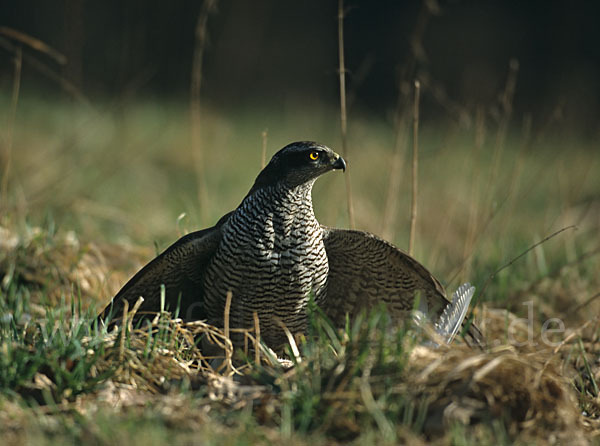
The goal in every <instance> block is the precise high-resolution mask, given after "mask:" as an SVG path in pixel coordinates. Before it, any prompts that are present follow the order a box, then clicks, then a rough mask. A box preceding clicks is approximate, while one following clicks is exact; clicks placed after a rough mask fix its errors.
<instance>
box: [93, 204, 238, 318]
mask: <svg viewBox="0 0 600 446" xmlns="http://www.w3.org/2000/svg"><path fill="white" fill-rule="evenodd" d="M227 217H228V215H226V216H225V217H223V218H222V219H221V220H220V221H219V223H217V225H215V226H214V227H212V228H208V229H204V230H202V231H196V232H192V233H190V234H187V235H185V236H183V237H181V238H180V239H179V240H177V241H176V242H175V243H173V244H172V245H171V246H169V247H168V248H167V249H166V250H165V251H164V252H163V253H162V254H160V255H159V256H158V257H156V258H155V259H154V260H152V261H151V262H150V263H148V264H147V265H146V266H144V267H143V268H142V269H141V270H140V271H138V272H137V273H136V274H135V275H134V276H133V277H132V278H131V279H130V280H129V282H127V283H126V284H125V286H123V288H121V290H120V291H119V292H118V293H117V295H116V296H115V297H114V298H113V299H112V301H111V302H110V304H108V306H107V307H106V308H105V309H104V310H103V311H102V313H101V314H100V315H99V318H100V319H104V318H106V317H107V316H109V315H112V316H113V318H120V317H121V316H122V313H123V305H124V302H125V301H127V302H129V308H130V309H131V308H132V307H133V305H135V303H136V302H137V300H138V299H139V297H140V296H142V297H143V298H144V302H143V303H142V305H141V307H140V308H139V310H138V313H137V315H143V314H144V312H158V311H160V305H161V303H160V299H161V296H160V295H161V285H164V286H165V309H169V310H171V311H175V309H176V308H177V306H178V305H179V309H180V310H179V317H181V318H183V319H185V320H197V319H204V318H206V312H205V310H204V305H203V304H204V302H203V301H204V297H203V294H204V293H203V290H202V277H203V274H204V270H205V269H206V267H207V266H208V264H209V262H210V259H211V258H212V256H213V254H214V253H215V251H216V249H217V247H218V246H219V242H220V241H221V229H220V226H221V225H222V223H223V222H224V221H225V220H226V218H227Z"/></svg>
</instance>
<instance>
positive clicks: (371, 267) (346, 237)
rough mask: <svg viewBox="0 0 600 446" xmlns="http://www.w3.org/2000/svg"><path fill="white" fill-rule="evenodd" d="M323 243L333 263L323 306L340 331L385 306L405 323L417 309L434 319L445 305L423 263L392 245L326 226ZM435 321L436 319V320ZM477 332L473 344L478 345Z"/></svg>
mask: <svg viewBox="0 0 600 446" xmlns="http://www.w3.org/2000/svg"><path fill="white" fill-rule="evenodd" d="M322 229H323V242H324V244H325V249H326V251H327V258H328V259H329V276H328V283H327V295H326V299H325V302H324V303H323V304H322V305H321V306H322V309H323V311H324V312H325V314H327V316H328V317H329V318H330V319H331V320H332V321H333V323H334V324H335V325H336V326H338V327H339V326H343V325H344V321H345V317H346V314H349V315H350V316H351V317H352V316H354V315H356V314H357V313H358V312H359V311H360V310H361V309H363V308H367V309H368V308H373V307H376V306H377V305H379V303H381V302H384V303H385V304H386V305H387V309H388V311H390V312H391V313H392V317H394V318H398V319H405V318H406V317H407V316H408V315H409V314H410V311H411V310H413V309H414V308H415V299H416V298H418V299H419V305H418V308H419V309H420V310H422V311H423V310H424V313H426V314H428V315H429V317H430V318H431V319H433V320H435V319H437V317H439V316H440V315H441V314H442V312H443V311H444V309H445V308H446V307H447V305H449V304H450V302H449V301H448V299H447V298H446V292H445V290H444V288H443V287H442V285H441V284H440V282H438V280H437V279H436V278H435V277H433V275H432V274H431V273H430V272H429V271H428V270H427V269H426V268H425V267H424V266H423V265H421V264H420V263H419V262H417V261H416V260H415V259H413V258H412V257H410V256H409V255H408V254H406V253H404V252H402V251H401V250H400V249H398V248H396V247H395V246H394V245H392V244H391V243H388V242H386V241H385V240H382V239H380V238H379V237H377V236H375V235H373V234H370V233H368V232H362V231H352V230H344V229H334V228H328V227H325V226H323V227H322ZM432 316H435V317H432ZM471 331H476V332H477V333H475V334H474V335H472V337H473V338H476V339H475V340H474V341H473V343H474V344H480V342H479V340H478V339H477V338H480V337H481V333H479V330H477V329H476V327H474V326H473V325H471V327H470V328H469V334H471V333H470V332H471Z"/></svg>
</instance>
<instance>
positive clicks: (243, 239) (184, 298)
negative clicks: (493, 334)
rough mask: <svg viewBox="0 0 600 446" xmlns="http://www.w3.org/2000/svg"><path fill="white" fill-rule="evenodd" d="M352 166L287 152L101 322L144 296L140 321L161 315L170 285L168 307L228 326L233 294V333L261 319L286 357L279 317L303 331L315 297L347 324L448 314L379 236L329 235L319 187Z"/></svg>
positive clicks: (325, 156) (312, 148)
mask: <svg viewBox="0 0 600 446" xmlns="http://www.w3.org/2000/svg"><path fill="white" fill-rule="evenodd" d="M345 167H346V164H345V162H344V160H343V159H342V158H341V157H340V156H339V155H337V154H336V153H335V152H333V151H332V150H331V149H329V148H328V147H325V146H323V145H321V144H318V143H314V142H297V143H292V144H289V145H288V146H286V147H284V148H283V149H281V150H280V151H279V152H277V153H276V154H275V155H274V156H273V158H272V159H271V161H270V162H269V164H268V165H267V166H266V167H265V168H264V169H263V170H262V171H261V172H260V173H259V175H258V177H257V178H256V181H255V182H254V185H253V187H252V188H251V189H250V191H249V192H248V194H247V195H246V197H245V198H244V200H243V201H242V203H241V204H240V205H239V206H238V207H237V208H236V209H235V210H234V211H232V212H230V213H228V214H226V215H225V216H223V217H222V218H221V219H220V220H219V221H218V222H217V224H216V225H215V226H214V227H212V228H208V229H204V230H202V231H197V232H194V233H191V234H188V235H186V236H184V237H182V238H181V239H179V240H178V241H177V242H176V243H174V244H173V245H171V246H170V247H169V248H167V249H166V250H165V251H164V252H163V253H162V254H160V255H159V256H158V257H157V258H155V259H154V260H152V261H151V262H150V263H148V264H147V265H146V266H145V267H144V268H142V269H141V270H140V271H139V272H138V273H137V274H136V275H135V276H133V278H131V280H129V282H127V283H126V284H125V286H124V287H123V288H122V289H121V290H120V291H119V293H117V295H116V296H115V297H114V298H113V300H112V301H111V304H110V305H108V306H107V307H106V308H105V309H104V311H103V312H102V313H101V314H100V315H99V318H100V320H102V319H104V318H106V317H107V315H108V314H109V312H111V311H112V312H113V313H116V314H120V312H122V308H123V305H124V302H129V304H130V307H131V306H133V304H134V303H135V302H136V301H137V300H138V298H139V296H143V297H144V298H145V301H144V303H143V304H142V306H141V308H140V311H139V312H138V316H140V315H141V316H140V317H143V314H144V311H146V312H156V311H158V310H159V309H160V302H161V286H162V285H164V287H165V293H166V302H167V306H168V307H169V308H170V309H171V310H174V309H175V308H176V307H178V308H179V314H180V317H183V319H185V320H195V319H208V320H209V321H210V322H211V323H213V324H215V325H219V326H222V325H223V322H224V320H223V315H224V308H225V301H226V296H227V292H228V291H231V292H232V304H231V308H230V312H229V321H230V326H231V327H253V325H254V318H253V313H254V312H256V313H257V314H258V317H259V321H260V329H261V336H262V339H263V340H264V341H265V342H266V343H267V345H269V346H270V347H271V348H274V349H276V350H277V351H278V352H280V351H281V345H282V344H283V343H284V342H285V340H286V338H285V336H284V332H283V330H282V328H281V327H280V326H279V324H278V323H277V319H280V320H281V322H283V323H284V324H285V326H286V327H287V328H288V329H289V330H290V331H291V332H292V333H294V334H297V333H303V332H304V331H305V329H306V319H307V314H306V307H307V302H308V299H309V298H310V296H311V295H314V297H315V300H316V303H317V304H318V305H319V306H320V307H321V309H322V310H323V312H324V313H325V314H326V315H327V316H328V317H329V318H330V319H331V320H332V321H333V323H334V324H335V325H336V326H337V327H343V326H344V324H345V321H346V317H347V316H348V315H349V316H350V317H353V316H355V315H356V314H358V312H359V311H361V310H362V309H365V308H367V309H368V308H372V307H375V306H377V305H379V304H380V303H381V302H383V303H385V304H387V307H388V309H389V311H390V314H391V315H392V317H394V318H395V319H398V320H403V319H405V318H406V317H407V316H408V315H410V311H411V309H413V307H414V303H415V297H416V296H420V299H421V300H420V302H421V303H422V304H423V305H420V308H425V309H426V311H427V312H428V313H429V314H430V315H433V316H440V315H441V314H442V312H443V310H444V308H445V307H446V306H447V305H448V304H449V301H448V300H447V298H446V294H445V291H444V288H443V287H442V286H441V284H440V283H439V282H438V281H437V280H436V279H435V278H434V277H433V276H432V275H431V274H430V273H429V272H428V271H427V269H426V268H425V267H423V266H422V265H421V264H420V263H419V262H417V261H416V260H415V259H413V258H412V257H410V256H408V255H407V254H405V253H404V252H402V251H401V250H399V249H398V248H396V247H395V246H393V245H392V244H390V243H388V242H386V241H384V240H382V239H380V238H378V237H377V236H375V235H373V234H369V233H367V232H363V231H349V230H345V229H335V228H328V227H325V226H322V225H320V224H319V223H318V221H317V220H316V218H315V215H314V212H313V208H312V198H311V191H312V186H313V184H314V182H315V180H316V179H317V178H318V177H319V176H321V175H322V174H324V173H326V172H329V171H331V170H334V169H345ZM457 301H458V300H457ZM454 313H456V314H464V312H461V311H454V310H453V314H454ZM467 335H468V337H467V338H466V339H470V342H471V343H473V344H480V343H481V342H482V336H481V333H480V332H479V330H478V329H477V328H476V327H475V326H473V325H471V326H470V327H469V328H468V333H467ZM233 340H234V342H236V340H235V339H233Z"/></svg>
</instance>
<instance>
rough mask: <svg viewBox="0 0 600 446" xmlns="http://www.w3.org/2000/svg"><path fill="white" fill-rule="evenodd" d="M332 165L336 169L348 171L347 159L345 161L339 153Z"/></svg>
mask: <svg viewBox="0 0 600 446" xmlns="http://www.w3.org/2000/svg"><path fill="white" fill-rule="evenodd" d="M336 155H337V154H336ZM331 167H332V168H333V169H334V170H342V171H343V172H345V171H346V161H344V158H342V157H341V156H339V155H337V158H336V159H335V161H334V162H333V164H332V165H331Z"/></svg>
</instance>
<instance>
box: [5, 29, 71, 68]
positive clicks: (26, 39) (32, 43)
mask: <svg viewBox="0 0 600 446" xmlns="http://www.w3.org/2000/svg"><path fill="white" fill-rule="evenodd" d="M0 34H2V35H5V36H6V37H9V38H11V39H13V40H16V41H17V42H19V43H21V44H24V45H27V46H29V47H31V48H33V49H34V50H36V51H39V52H40V53H44V54H46V55H47V56H49V57H51V58H52V59H54V61H55V62H56V63H58V64H60V65H65V64H66V63H67V58H66V57H65V56H64V54H62V53H61V52H59V51H57V50H56V49H54V48H52V47H51V46H50V45H48V44H47V43H45V42H42V41H41V40H40V39H36V38H35V37H32V36H30V35H28V34H25V33H24V32H22V31H17V30H16V29H12V28H9V27H7V26H0Z"/></svg>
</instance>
